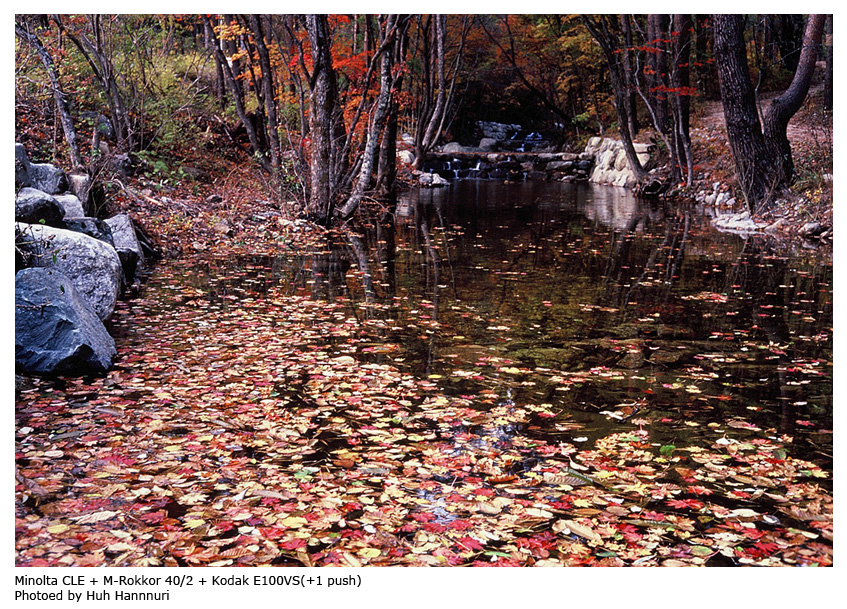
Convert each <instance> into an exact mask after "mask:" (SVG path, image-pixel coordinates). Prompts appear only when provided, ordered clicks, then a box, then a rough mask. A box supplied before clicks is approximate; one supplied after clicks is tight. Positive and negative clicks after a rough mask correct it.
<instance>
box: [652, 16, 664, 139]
mask: <svg viewBox="0 0 847 609" xmlns="http://www.w3.org/2000/svg"><path fill="white" fill-rule="evenodd" d="M667 31H668V15H648V16H647V38H648V41H647V46H648V47H650V48H652V49H653V52H652V53H650V61H649V65H650V70H651V72H652V74H650V77H649V78H648V79H647V80H648V83H649V84H650V89H651V93H652V94H651V96H650V97H651V99H652V101H653V108H654V110H655V112H656V127H657V128H658V129H659V130H660V131H661V132H662V133H668V96H667V93H666V92H665V91H663V87H662V85H664V84H665V82H666V78H667V73H668V68H667V48H666V45H665V40H666V36H667Z"/></svg>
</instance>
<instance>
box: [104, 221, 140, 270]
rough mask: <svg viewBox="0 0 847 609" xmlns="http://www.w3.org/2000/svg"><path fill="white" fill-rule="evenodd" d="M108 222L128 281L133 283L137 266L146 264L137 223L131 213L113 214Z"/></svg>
mask: <svg viewBox="0 0 847 609" xmlns="http://www.w3.org/2000/svg"><path fill="white" fill-rule="evenodd" d="M106 224H107V225H108V227H109V229H110V230H111V231H112V241H113V243H114V245H115V250H116V251H117V252H118V257H119V258H120V260H121V265H122V266H123V269H124V276H125V277H126V281H127V283H132V281H133V279H134V278H135V270H136V268H138V265H143V264H144V252H143V250H142V249H141V244H140V243H139V242H138V237H137V235H136V234H135V224H133V222H132V218H131V217H130V216H129V214H118V215H116V216H112V217H111V218H108V219H107V220H106Z"/></svg>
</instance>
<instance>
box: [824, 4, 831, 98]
mask: <svg viewBox="0 0 847 609" xmlns="http://www.w3.org/2000/svg"><path fill="white" fill-rule="evenodd" d="M824 48H825V49H826V51H825V52H826V80H825V81H824V90H823V91H824V94H823V103H824V107H825V108H826V109H827V110H832V15H828V16H827V18H826V42H825V43H824Z"/></svg>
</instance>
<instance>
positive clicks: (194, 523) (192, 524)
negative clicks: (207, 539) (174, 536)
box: [185, 518, 206, 529]
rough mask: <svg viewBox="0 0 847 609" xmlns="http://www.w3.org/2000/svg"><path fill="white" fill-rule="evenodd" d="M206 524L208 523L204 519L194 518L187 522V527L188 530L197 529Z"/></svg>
mask: <svg viewBox="0 0 847 609" xmlns="http://www.w3.org/2000/svg"><path fill="white" fill-rule="evenodd" d="M204 524H206V521H205V520H203V519H202V518H194V519H192V520H186V521H185V527H186V528H188V529H196V528H197V527H200V526H203V525H204Z"/></svg>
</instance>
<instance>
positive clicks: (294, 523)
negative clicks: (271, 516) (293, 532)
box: [279, 516, 309, 529]
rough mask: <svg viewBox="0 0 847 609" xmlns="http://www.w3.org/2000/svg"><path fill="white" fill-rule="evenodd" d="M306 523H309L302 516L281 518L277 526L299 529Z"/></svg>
mask: <svg viewBox="0 0 847 609" xmlns="http://www.w3.org/2000/svg"><path fill="white" fill-rule="evenodd" d="M308 522H309V521H308V520H306V519H305V518H303V517H302V516H289V517H288V518H283V519H282V520H281V521H280V522H279V524H281V525H282V526H284V527H287V528H289V529H299V528H300V527H302V526H304V525H305V524H307V523H308Z"/></svg>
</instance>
